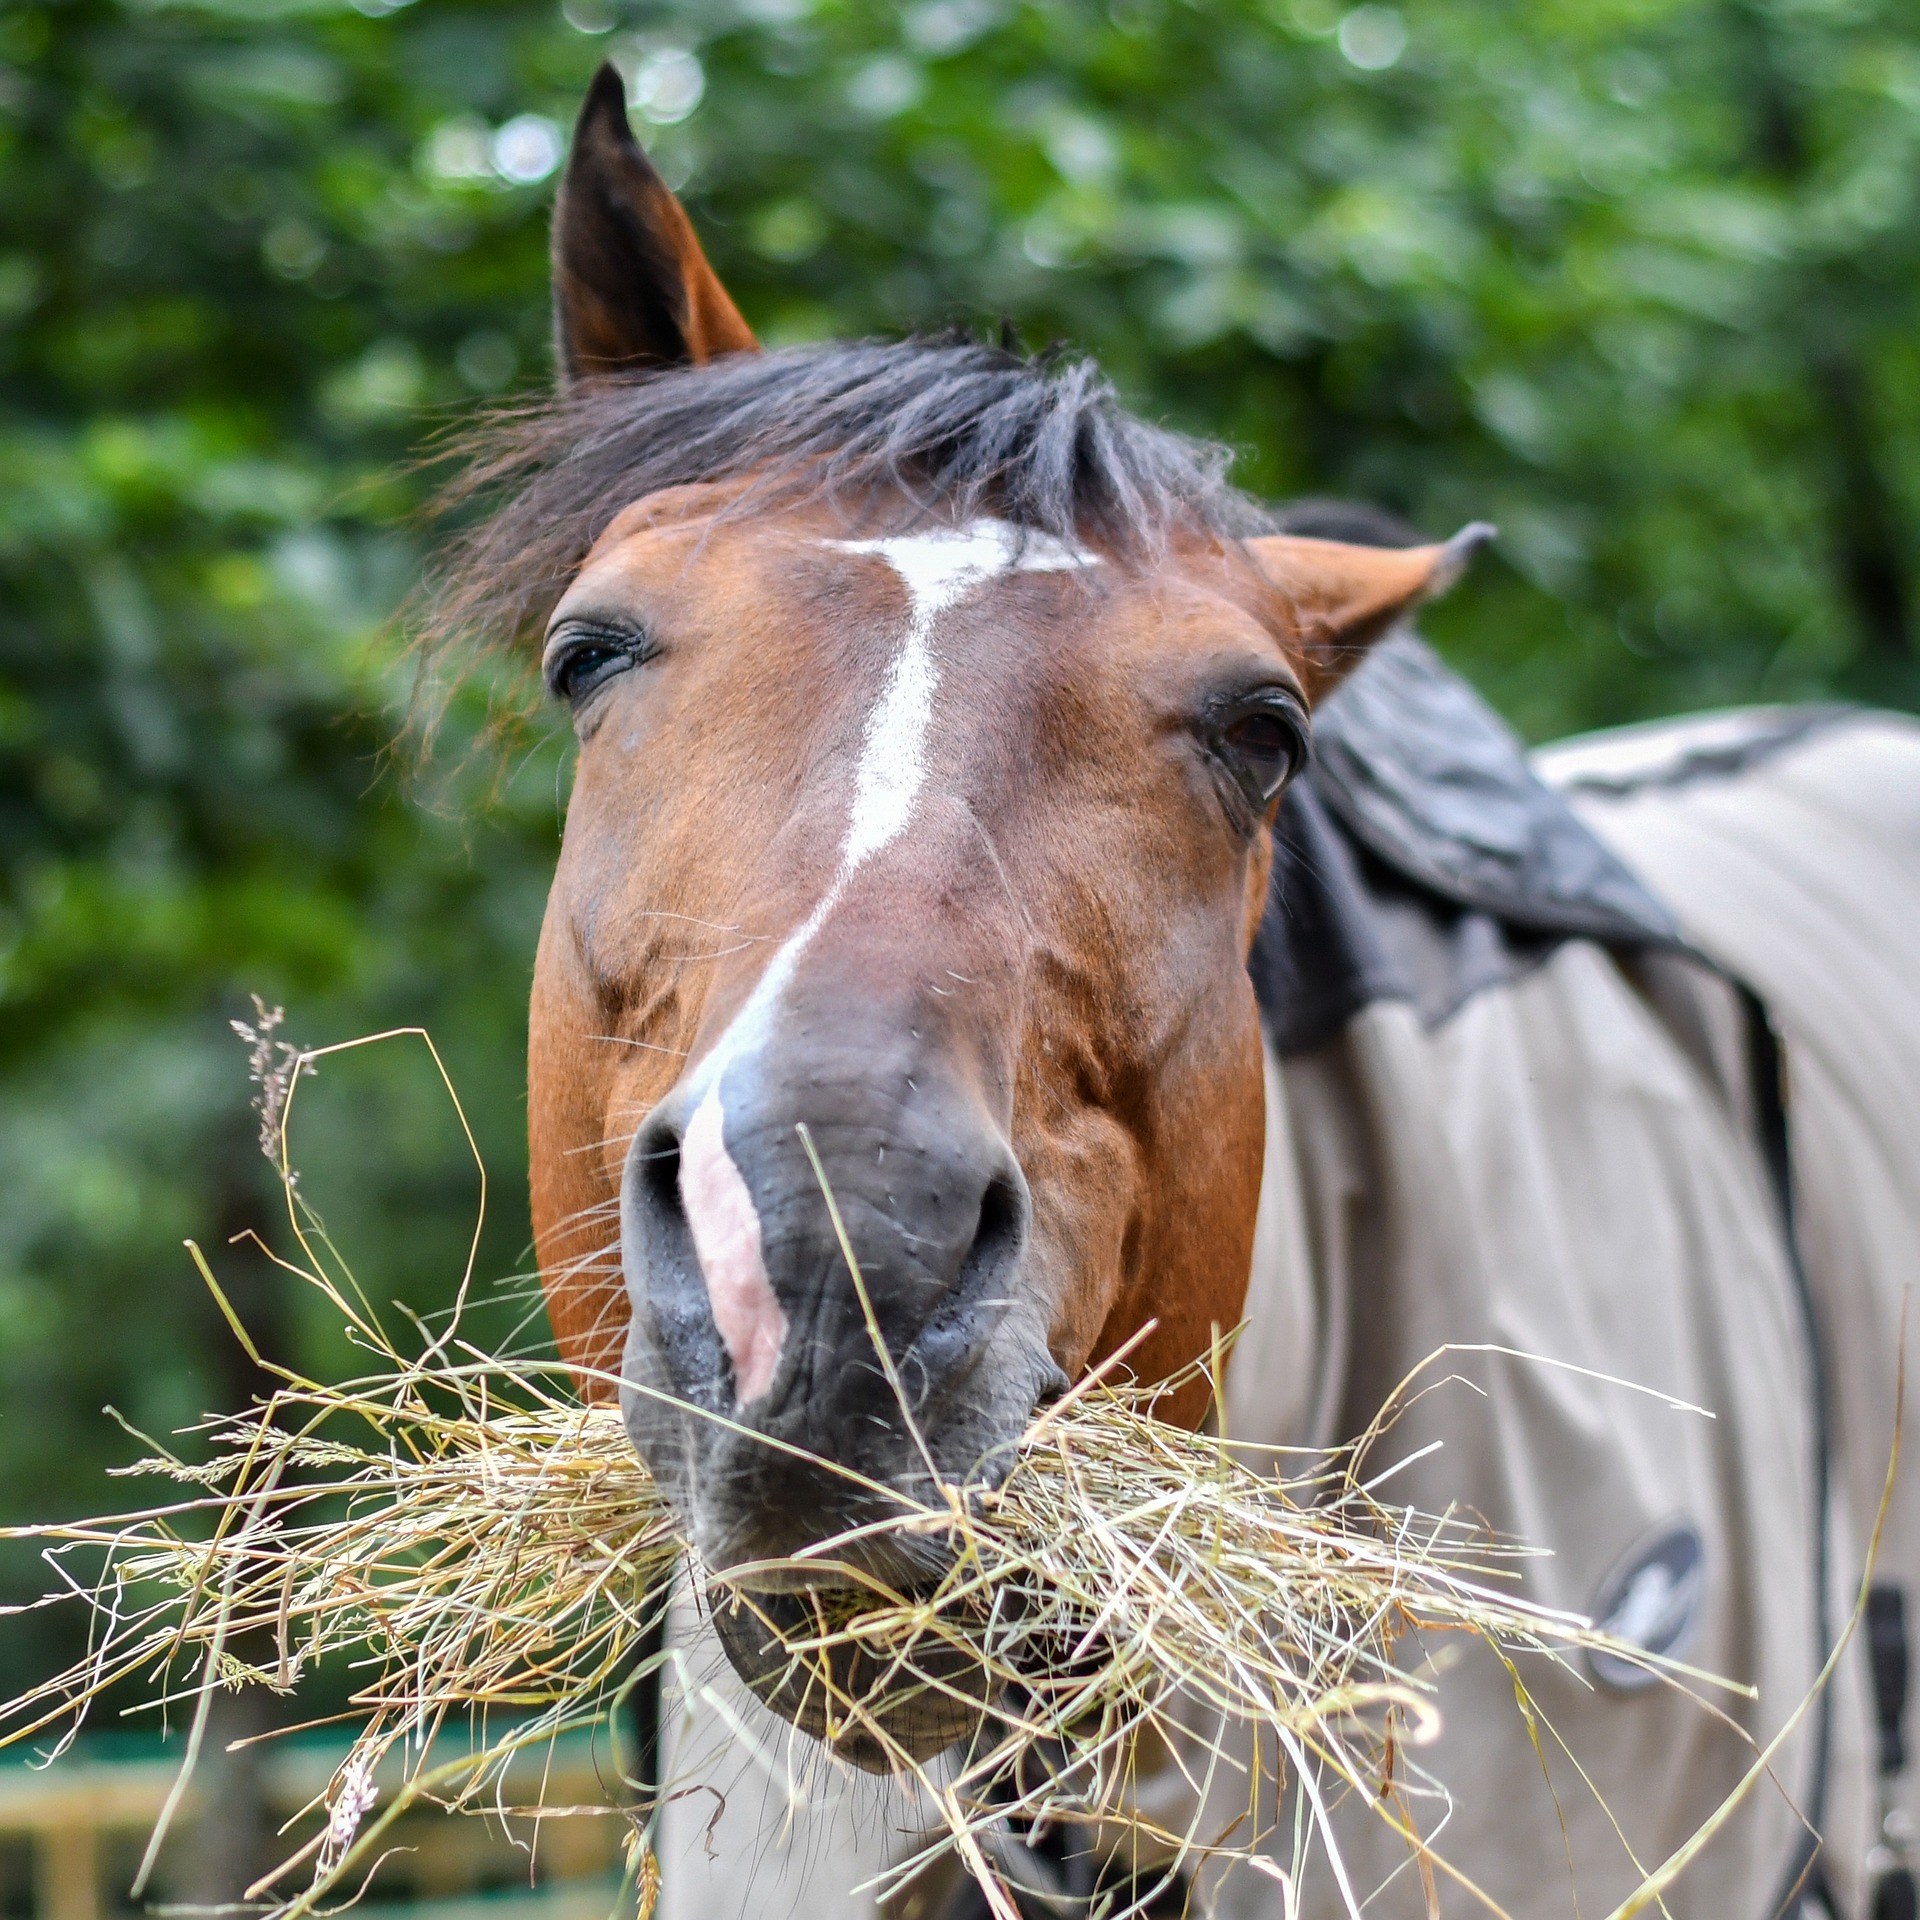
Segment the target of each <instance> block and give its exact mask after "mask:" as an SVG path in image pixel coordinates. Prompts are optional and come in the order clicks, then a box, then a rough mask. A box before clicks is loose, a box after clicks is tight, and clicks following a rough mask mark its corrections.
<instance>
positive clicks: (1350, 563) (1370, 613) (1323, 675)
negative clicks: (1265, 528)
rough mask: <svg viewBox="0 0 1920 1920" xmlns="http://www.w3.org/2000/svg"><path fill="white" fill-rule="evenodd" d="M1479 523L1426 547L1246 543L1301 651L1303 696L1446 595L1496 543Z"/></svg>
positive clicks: (1333, 681) (1288, 537)
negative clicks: (1398, 624) (1284, 612)
mask: <svg viewBox="0 0 1920 1920" xmlns="http://www.w3.org/2000/svg"><path fill="white" fill-rule="evenodd" d="M1493 535H1494V529H1493V528H1492V527H1490V526H1489V525H1488V524H1487V523H1486V522H1485V521H1484V520H1476V521H1475V522H1474V523H1473V524H1472V525H1471V526H1468V527H1462V528H1461V529H1460V531H1459V532H1458V533H1456V534H1455V535H1454V536H1453V538H1452V539H1451V540H1448V541H1444V542H1442V543H1441V544H1440V545H1438V546H1431V547H1357V546H1349V545H1348V544H1347V543H1346V542H1345V541H1342V540H1310V539H1307V538H1306V537H1305V536H1303V535H1300V534H1291V533H1270V534H1263V535H1261V536H1260V537H1258V538H1257V539H1252V540H1249V541H1248V542H1247V551H1248V552H1249V553H1250V554H1252V555H1253V557H1254V560H1255V561H1256V562H1257V563H1258V565H1259V568H1260V571H1261V572H1262V573H1263V574H1265V575H1266V577H1267V579H1268V580H1269V581H1271V582H1272V584H1273V585H1274V586H1275V587H1276V588H1277V589H1278V590H1279V592H1280V595H1281V598H1282V599H1283V601H1284V602H1285V603H1286V607H1287V611H1288V614H1289V616H1290V618H1291V620H1292V622H1293V626H1294V637H1295V638H1296V639H1297V641H1298V642H1299V645H1300V649H1301V653H1302V656H1303V658H1302V662H1301V664H1302V665H1303V667H1304V668H1305V669H1306V672H1307V696H1308V698H1309V699H1310V700H1318V699H1319V698H1320V697H1321V696H1322V695H1323V694H1325V693H1327V692H1329V691H1330V690H1331V689H1332V688H1333V687H1334V686H1335V685H1337V684H1338V683H1339V681H1340V680H1341V679H1342V678H1343V677H1344V676H1345V675H1346V674H1347V673H1348V672H1349V671H1350V670H1351V669H1352V668H1353V667H1354V666H1356V665H1357V664H1358V663H1359V660H1360V656H1361V655H1362V654H1363V653H1364V652H1365V651H1366V649H1367V647H1368V646H1369V645H1370V644H1371V643H1372V642H1373V641H1375V640H1377V639H1379V637H1380V636H1381V635H1382V634H1383V633H1385V632H1386V631H1387V629H1388V628H1389V627H1391V626H1392V625H1393V624H1394V623H1395V622H1396V621H1398V620H1399V619H1401V618H1402V617H1403V616H1404V615H1405V614H1407V613H1409V612H1411V611H1412V609H1413V608H1414V607H1416V606H1418V605H1419V603H1420V602H1421V601H1422V600H1431V599H1432V598H1433V597H1434V595H1436V594H1440V593H1445V592H1446V590H1447V589H1448V588H1449V587H1450V586H1452V585H1453V583H1454V582H1455V581H1456V580H1458V579H1459V577H1460V576H1461V574H1462V573H1464V572H1465V571H1466V567H1467V562H1468V561H1469V560H1471V559H1472V558H1473V555H1474V553H1475V551H1476V550H1477V549H1478V548H1480V547H1483V546H1485V545H1486V543H1487V542H1488V541H1489V540H1491V539H1492V538H1493Z"/></svg>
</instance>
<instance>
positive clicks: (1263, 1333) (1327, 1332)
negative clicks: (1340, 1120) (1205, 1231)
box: [1223, 1032, 1348, 1447]
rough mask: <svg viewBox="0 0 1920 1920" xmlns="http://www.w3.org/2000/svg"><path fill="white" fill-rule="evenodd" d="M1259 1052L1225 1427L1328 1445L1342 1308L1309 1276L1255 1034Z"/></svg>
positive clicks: (1289, 1154) (1289, 1149) (1286, 1131)
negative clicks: (1253, 1153) (1256, 1162)
mask: <svg viewBox="0 0 1920 1920" xmlns="http://www.w3.org/2000/svg"><path fill="white" fill-rule="evenodd" d="M1261 1053H1262V1055H1263V1057H1264V1061H1265V1066H1266V1087H1267V1145H1266V1161H1265V1165H1264V1168H1263V1170H1262V1175H1261V1181H1260V1213H1259V1219H1258V1222H1257V1224H1256V1226H1255V1229H1254V1240H1253V1264H1252V1267H1251V1270H1250V1272H1249V1275H1248V1281H1247V1304H1246V1311H1245V1316H1244V1324H1243V1326H1242V1328H1241V1331H1240V1336H1239V1339H1238V1341H1237V1343H1236V1344H1235V1347H1234V1350H1233V1358H1232V1362H1231V1364H1230V1365H1229V1367H1228V1369H1227V1430H1228V1433H1229V1435H1230V1436H1231V1437H1232V1438H1234V1439H1236V1440H1246V1441H1250V1442H1253V1443H1255V1444H1257V1445H1261V1446H1285V1447H1321V1446H1326V1445H1328V1444H1330V1443H1331V1442H1332V1441H1333V1440H1334V1439H1335V1438H1336V1432H1335V1428H1336V1424H1337V1422H1338V1419H1339V1413H1340V1399H1341V1389H1342V1385H1343V1383H1344V1379H1345V1374H1346V1361H1347V1345H1348V1338H1347V1327H1348V1311H1347V1305H1348V1303H1347V1302H1346V1300H1345V1299H1344V1298H1335V1297H1334V1294H1335V1292H1336V1291H1339V1289H1337V1287H1335V1286H1334V1284H1333V1283H1332V1282H1331V1281H1330V1280H1329V1279H1328V1276H1327V1274H1326V1273H1325V1272H1322V1273H1319V1274H1316V1271H1315V1262H1314V1259H1313V1250H1312V1245H1311V1240H1310V1236H1309V1233H1308V1227H1307V1214H1306V1206H1305V1202H1304V1196H1303V1194H1302V1192H1301V1185H1300V1169H1299V1162H1298V1159H1297V1157H1296V1155H1295V1152H1294V1140H1293V1128H1292V1122H1291V1119H1290V1116H1289V1113H1288V1106H1287V1098H1286V1087H1285V1084H1284V1082H1283V1080H1282V1077H1281V1067H1280V1063H1279V1061H1278V1059H1277V1058H1276V1057H1275V1055H1274V1052H1273V1049H1272V1047H1271V1045H1269V1044H1268V1043H1267V1041H1266V1038H1265V1035H1264V1032H1263V1034H1262V1038H1261ZM1322 1264H1323V1266H1326V1265H1328V1264H1331V1266H1332V1267H1333V1268H1334V1269H1335V1270H1342V1269H1343V1267H1344V1263H1340V1262H1334V1263H1322ZM1223 1331H1224V1330H1223Z"/></svg>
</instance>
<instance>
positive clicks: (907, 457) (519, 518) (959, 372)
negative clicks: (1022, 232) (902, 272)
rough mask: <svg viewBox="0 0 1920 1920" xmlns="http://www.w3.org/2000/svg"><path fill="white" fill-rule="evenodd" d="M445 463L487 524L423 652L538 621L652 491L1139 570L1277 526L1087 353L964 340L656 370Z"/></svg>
mask: <svg viewBox="0 0 1920 1920" xmlns="http://www.w3.org/2000/svg"><path fill="white" fill-rule="evenodd" d="M443 451H444V453H445V454H446V455H448V456H449V457H451V458H454V459H456V460H457V461H458V462H459V463H460V469H459V473H458V477H457V478H456V479H455V480H454V482H453V484H452V485H451V486H450V487H449V488H448V489H447V490H446V492H445V494H444V495H443V496H442V504H443V507H446V508H448V509H449V510H451V511H454V512H456V513H458V512H470V511H471V510H472V509H473V508H475V507H481V508H485V509H487V511H486V512H485V515H484V517H483V518H480V519H479V520H478V521H477V522H476V523H474V524H473V525H472V526H471V527H470V528H469V530H468V531H467V532H465V533H464V534H463V535H461V536H460V537H459V538H458V539H457V540H456V541H455V543H454V544H453V546H452V548H451V551H450V552H449V554H448V557H447V559H446V561H445V563H444V564H443V566H442V567H441V568H440V569H439V571H438V573H437V575H436V577H435V579H434V580H433V582H432V583H431V584H430V587H429V591H428V595H427V600H426V618H425V620H424V622H423V626H424V629H425V631H424V633H423V636H422V637H423V643H424V645H425V646H426V647H427V648H428V649H430V650H432V649H438V648H442V647H445V646H447V645H449V644H452V643H456V642H469V643H474V642H477V643H479V644H481V645H486V644H489V643H492V644H501V643H507V642H511V641H512V640H514V639H515V638H517V637H518V636H519V635H520V634H522V633H523V632H524V631H526V630H527V629H529V628H531V627H533V626H534V625H536V624H537V623H539V622H542V621H544V619H545V617H546V614H547V613H548V612H549V611H550V610H551V608H552V606H553V604H554V602H555V601H556V600H557V599H558V598H559V596H560V594H561V593H562V592H564V590H565V588H566V586H567V584H568V582H569V581H570V580H571V579H572V577H573V575H574V573H575V571H576V570H577V569H578V568H579V566H580V563H581V561H582V560H583V559H584V558H585V556H586V554H587V552H588V550H589V549H590V548H591V546H592V545H593V542H594V541H595V540H596V539H597V538H598V537H599V535H600V534H601V533H602V532H603V531H604V530H605V529H606V527H607V525H608V524H609V523H610V522H611V521H612V520H613V518H614V516H615V515H616V514H618V513H619V512H620V511H621V510H622V509H623V508H625V507H627V506H630V505H631V504H632V503H633V502H635V501H636V500H639V499H642V498H644V497H645V496H646V495H648V494H651V493H657V492H659V491H661V490H662V489H664V488H667V487H677V486H688V485H697V484H702V483H711V482H726V481H743V480H744V481H746V482H747V483H748V484H747V486H746V487H745V488H744V489H743V491H742V492H741V494H740V496H739V498H738V502H737V504H736V506H735V507H734V508H733V509H732V510H733V511H735V512H739V511H747V510H751V509H752V508H753V507H754V506H756V505H764V506H772V505H783V504H791V503H793V502H794V501H796V500H798V499H804V498H827V499H832V500H837V501H840V502H843V503H846V504H848V505H849V507H850V508H851V509H852V510H853V511H855V512H856V513H859V514H865V515H872V514H874V513H876V512H877V513H882V514H884V515H886V516H887V517H888V518H889V519H890V520H892V521H893V522H894V523H895V525H896V526H899V525H902V524H908V525H910V524H911V523H913V522H914V521H915V520H931V519H940V520H945V521H954V520H958V521H965V520H968V519H972V518H975V517H977V516H979V515H981V514H984V513H992V514H995V515H997V516H999V517H1000V518H1002V519H1005V520H1008V521H1010V522H1012V523H1013V524H1014V525H1016V526H1021V527H1028V528H1031V529H1033V530H1034V531H1036V532H1040V533H1046V534H1050V535H1052V536H1053V537H1054V538H1056V539H1059V540H1062V541H1068V542H1080V543H1083V544H1092V545H1094V546H1096V547H1098V548H1100V549H1101V550H1102V551H1104V552H1106V553H1109V554H1111V555H1113V556H1114V557H1115V558H1120V559H1130V560H1137V561H1140V562H1142V563H1150V562H1151V561H1152V560H1153V559H1154V558H1156V557H1157V556H1158V555H1159V554H1160V553H1162V552H1163V551H1164V550H1165V548H1166V546H1167V544H1168V542H1169V541H1170V540H1171V539H1172V538H1174V537H1175V536H1176V535H1177V534H1179V533H1182V532H1189V533H1198V534H1206V535H1212V536H1215V537H1219V538H1226V539H1234V538H1242V537H1245V536H1246V535H1248V534H1252V533H1258V532H1262V531H1265V530H1266V529H1267V528H1268V527H1269V526H1270V524H1271V522H1270V519H1269V517H1268V515H1267V514H1266V513H1265V511H1264V510H1263V509H1262V508H1260V507H1259V506H1258V505H1256V503H1254V502H1253V501H1252V500H1251V499H1249V498H1248V497H1247V496H1246V495H1245V494H1243V493H1241V492H1240V491H1239V490H1238V489H1237V488H1235V487H1233V486H1232V485H1231V484H1230V483H1229V481H1228V478H1227V472H1228V468H1229V466H1230V464H1231V460H1232V456H1231V454H1230V453H1229V452H1228V450H1227V449H1226V448H1224V447H1221V446H1218V445H1215V444H1213V443H1210V442H1206V441H1200V440H1194V439H1190V438H1188V437H1186V436H1185V435H1182V434H1178V433H1174V432H1171V431H1169V430H1168V429H1166V428H1164V427H1159V426H1155V425H1153V424H1151V423H1149V422H1147V421H1144V420H1141V419H1139V418H1138V417H1136V416H1135V415H1133V414H1131V413H1129V412H1127V411H1126V409H1125V408H1123V407H1122V406H1121V405H1120V402H1119V399H1118V397H1117V396H1116V394H1115V393H1114V390H1113V387H1112V385H1111V384H1110V383H1109V381H1108V380H1107V379H1106V377H1105V376H1104V375H1103V374H1102V373H1101V371H1100V369H1099V368H1098V366H1097V365H1095V363H1094V362H1093V361H1091V360H1087V359H1081V358H1062V357H1056V356H1051V355H1043V356H1040V357H1038V358H1031V359H1030V358H1025V357H1022V356H1020V355H1017V354H1014V353H1010V352H1007V351H1004V350H1002V349H1000V348H996V347H991V346H986V345H982V344H981V343H979V342H977V341H973V340H968V339H956V338H941V339H930V340H929V339H919V340H906V341H900V342H892V343H884V342H872V341H863V342H854V343H851V344H839V345H832V346H821V347H795V348H786V349H783V350H779V351H776V352H771V353H762V354H739V355H734V356H730V357H728V358H726V359H723V360H718V361H714V362H710V363H708V364H707V365H704V366H694V367H675V368H669V369H666V370H663V371H659V372H653V373H648V374H643V375H637V376H633V377H630V378H626V379H621V380H617V381H611V382H605V383H601V384H598V385H596V386H593V387H591V388H588V389H586V390H584V391H581V392H578V393H576V394H572V395H568V396H563V397H560V398H556V399H554V400H551V401H546V402H543V403H540V404H537V405H532V406H524V407H516V408H508V409H505V410H502V411H500V412H498V413H496V414H494V415H492V416H491V417H490V418H489V419H487V420H486V421H484V422H483V423H482V424H481V425H480V426H479V427H478V428H476V429H474V430H472V431H470V432H468V433H466V434H463V435H461V436H460V437H459V438H457V439H455V440H454V441H452V442H451V443H450V444H449V446H448V447H447V448H445V449H444V450H443Z"/></svg>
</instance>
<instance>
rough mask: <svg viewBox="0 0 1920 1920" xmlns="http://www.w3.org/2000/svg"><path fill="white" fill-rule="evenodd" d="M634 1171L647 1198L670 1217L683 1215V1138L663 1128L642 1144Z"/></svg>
mask: <svg viewBox="0 0 1920 1920" xmlns="http://www.w3.org/2000/svg"><path fill="white" fill-rule="evenodd" d="M634 1170H635V1172H636V1173H637V1174H638V1175H639V1179H640V1185H641V1186H642V1187H643V1188H644V1189H645V1190H646V1195H647V1198H648V1199H649V1200H650V1201H651V1202H652V1203H653V1205H654V1206H656V1207H657V1208H659V1209H660V1210H661V1211H662V1212H664V1213H666V1214H668V1215H669V1216H671V1217H678V1216H680V1215H681V1213H682V1212H683V1209H682V1206H681V1202H680V1136H679V1134H678V1133H677V1132H674V1131H672V1130H671V1129H669V1128H666V1127H662V1128H661V1129H660V1131H659V1132H658V1133H657V1134H655V1135H654V1136H653V1137H652V1138H651V1139H649V1140H645V1141H643V1142H642V1143H641V1148H640V1153H639V1155H638V1158H637V1164H636V1166H635V1169H634Z"/></svg>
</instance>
